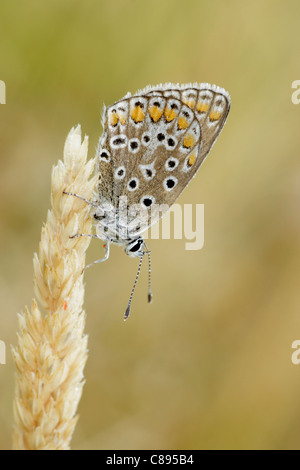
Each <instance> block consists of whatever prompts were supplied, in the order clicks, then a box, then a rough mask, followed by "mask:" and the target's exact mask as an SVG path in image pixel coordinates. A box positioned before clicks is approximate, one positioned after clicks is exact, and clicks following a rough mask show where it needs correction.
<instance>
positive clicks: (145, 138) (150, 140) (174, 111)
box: [98, 84, 230, 236]
mask: <svg viewBox="0 0 300 470" xmlns="http://www.w3.org/2000/svg"><path fill="white" fill-rule="evenodd" d="M229 108H230V99H229V95H228V94H227V93H226V92H225V91H224V90H222V89H219V88H218V87H215V86H208V85H198V86H196V85H193V86H185V87H178V86H176V85H171V84H170V85H163V86H158V87H154V88H146V89H145V90H142V91H141V92H139V93H138V94H137V95H135V96H133V97H125V98H124V99H123V100H121V101H119V102H117V103H115V104H114V105H112V106H110V107H108V108H107V110H106V111H105V114H104V128H105V130H104V133H103V136H102V137H101V139H100V143H99V147H98V156H99V175H100V179H99V186H98V190H99V195H100V199H101V200H102V201H103V202H105V201H109V202H110V203H111V204H112V205H113V206H114V207H116V208H117V207H118V204H119V203H120V198H125V199H124V200H125V201H126V204H127V208H128V215H129V216H128V218H127V220H124V221H121V224H122V223H123V224H124V225H126V224H127V225H128V226H129V227H130V230H131V235H132V236H136V235H138V234H140V233H142V232H143V231H144V230H146V229H147V228H148V227H149V226H151V225H152V224H153V223H155V222H156V221H157V220H158V219H159V218H160V217H161V216H162V215H163V214H164V213H165V212H166V211H167V210H168V209H169V208H170V207H171V206H172V204H174V202H175V201H176V199H177V198H178V196H179V195H180V193H181V192H182V191H183V189H184V188H185V187H186V186H187V185H188V184H189V182H190V180H191V179H192V178H193V176H194V175H195V174H196V172H197V171H198V169H199V167H200V165H201V163H202V162H203V160H204V159H205V157H206V156H207V154H208V152H209V151H210V149H211V147H212V145H213V143H214V142H215V140H216V138H217V136H218V134H219V133H220V131H221V129H222V127H223V125H224V123H225V120H226V117H227V115H228V112H229Z"/></svg>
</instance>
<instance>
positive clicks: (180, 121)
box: [178, 117, 189, 129]
mask: <svg viewBox="0 0 300 470" xmlns="http://www.w3.org/2000/svg"><path fill="white" fill-rule="evenodd" d="M188 125H189V123H188V122H187V119H186V118H185V117H180V118H179V119H178V129H186V128H187V127H188Z"/></svg>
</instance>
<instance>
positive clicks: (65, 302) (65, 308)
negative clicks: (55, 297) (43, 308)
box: [64, 300, 68, 311]
mask: <svg viewBox="0 0 300 470" xmlns="http://www.w3.org/2000/svg"><path fill="white" fill-rule="evenodd" d="M67 308H68V302H67V301H66V300H65V301H64V311H66V310H67Z"/></svg>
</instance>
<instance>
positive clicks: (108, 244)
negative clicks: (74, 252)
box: [84, 236, 110, 270]
mask: <svg viewBox="0 0 300 470" xmlns="http://www.w3.org/2000/svg"><path fill="white" fill-rule="evenodd" d="M96 238H99V237H97V236H96ZM104 249H105V255H104V258H101V259H97V260H96V261H93V262H92V263H90V264H87V265H86V267H85V268H84V270H86V269H87V268H90V267H91V266H93V264H98V263H102V262H103V261H106V260H108V258H109V251H110V243H109V242H106V243H105V245H104Z"/></svg>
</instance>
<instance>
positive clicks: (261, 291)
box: [0, 0, 300, 449]
mask: <svg viewBox="0 0 300 470" xmlns="http://www.w3.org/2000/svg"><path fill="white" fill-rule="evenodd" d="M0 18H1V29H0V80H4V81H5V82H6V87H7V96H6V105H2V106H0V123H1V126H0V211H1V222H0V224H1V225H0V260H1V262H0V298H1V316H0V339H1V340H3V341H5V343H6V346H7V364H6V365H0V389H1V401H0V428H1V433H0V448H1V449H7V448H10V445H11V425H12V399H13V388H14V366H13V362H12V358H11V354H10V350H9V347H10V344H16V331H17V319H16V314H17V312H18V311H20V310H22V309H23V308H24V306H25V304H27V305H30V303H31V298H32V296H33V288H32V274H33V270H32V257H33V252H34V251H36V250H37V249H38V243H39V238H40V230H41V226H42V224H43V222H44V221H45V220H46V213H47V210H48V208H49V204H50V196H49V195H50V174H51V168H52V166H53V165H54V164H56V162H57V160H58V159H59V158H62V152H63V146H64V141H65V138H66V136H67V134H68V132H69V130H70V128H71V127H72V126H73V125H76V124H77V123H81V125H82V130H83V133H86V134H88V135H89V137H90V147H89V153H90V156H91V157H92V156H94V151H95V147H96V144H97V141H98V138H99V134H100V132H101V126H100V112H101V108H102V105H103V103H104V102H105V103H106V104H111V103H113V102H114V101H116V100H118V99H120V98H121V97H122V96H123V95H124V94H125V93H127V91H131V92H135V91H136V90H137V89H140V88H142V87H144V86H146V85H147V84H153V85H154V84H157V83H161V82H166V81H171V82H176V83H177V82H181V83H184V82H194V81H198V82H210V83H216V84H218V85H220V86H222V87H224V88H226V89H227V90H228V91H229V92H230V94H231V98H232V109H231V112H230V115H229V118H228V121H227V124H226V126H225V128H224V130H223V132H222V134H221V136H220V138H219V139H218V141H217V143H216V145H215V146H214V148H213V150H212V153H211V155H210V156H209V158H208V159H207V161H206V162H205V164H204V165H203V167H202V168H201V170H200V172H199V173H198V175H197V177H196V178H195V179H194V180H193V182H192V183H191V185H190V186H189V187H188V188H187V189H186V191H185V192H184V194H183V195H182V196H181V198H180V199H179V202H180V203H181V204H184V203H186V204H188V203H194V204H201V203H204V204H205V246H204V248H203V249H202V250H201V251H186V250H185V249H184V242H183V241H176V240H175V241H172V240H171V241H166V240H158V241H150V242H149V245H150V248H151V250H152V263H153V291H154V302H153V304H152V305H151V306H149V305H147V303H146V294H147V270H146V268H144V270H143V273H142V279H141V281H140V283H139V284H138V287H137V290H136V294H135V297H134V300H133V306H132V316H131V318H130V320H129V321H127V322H126V323H124V322H123V313H124V309H125V307H126V304H127V300H128V296H129V293H130V289H131V286H132V282H133V280H134V277H135V274H136V269H137V261H136V260H132V259H129V258H128V257H126V256H125V254H124V253H123V252H122V250H120V249H118V248H114V249H112V252H111V257H110V259H109V261H107V262H106V263H105V264H103V265H98V266H94V267H93V268H91V269H90V270H89V271H87V273H86V295H85V307H86V312H87V326H86V332H87V333H88V335H89V350H90V353H89V359H88V363H87V367H86V385H85V387H84V393H83V397H82V400H81V403H80V407H79V413H80V420H79V422H78V425H77V428H76V432H75V434H74V437H73V442H72V447H73V448H74V449H155V448H158V449H254V448H258V449H291V448H294V449H300V427H299V423H300V399H299V397H300V365H299V366H298V367H297V366H295V365H293V364H292V362H291V355H292V352H293V351H292V348H291V345H292V342H293V341H294V340H297V339H300V291H299V285H300V243H299V236H300V219H299V204H300V160H299V124H300V105H299V106H296V105H294V104H292V101H291V95H292V88H291V84H292V82H293V81H294V80H297V79H300V62H299V53H300V36H299V29H300V3H299V1H298V0H294V1H293V0H288V1H286V2H282V1H280V0H263V1H259V0H255V1H252V2H241V1H238V0H228V1H226V2H224V1H221V0H219V1H217V0H209V1H206V0H203V1H199V0H185V1H184V2H183V1H179V0H173V1H170V0H151V1H149V2H145V1H138V0H128V1H122V0H120V1H116V2H112V1H111V0H104V1H99V0H97V1H96V0H87V1H85V2H83V1H68V0H64V1H61V0H52V1H51V2H40V1H37V0H36V1H33V0H29V1H26V2H20V1H16V0H10V1H7V0H2V1H1V6H0ZM102 253H103V248H102V246H101V244H99V243H97V242H96V241H94V242H93V243H92V244H91V247H90V249H89V252H88V261H92V260H94V259H98V258H99V257H101V256H102Z"/></svg>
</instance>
